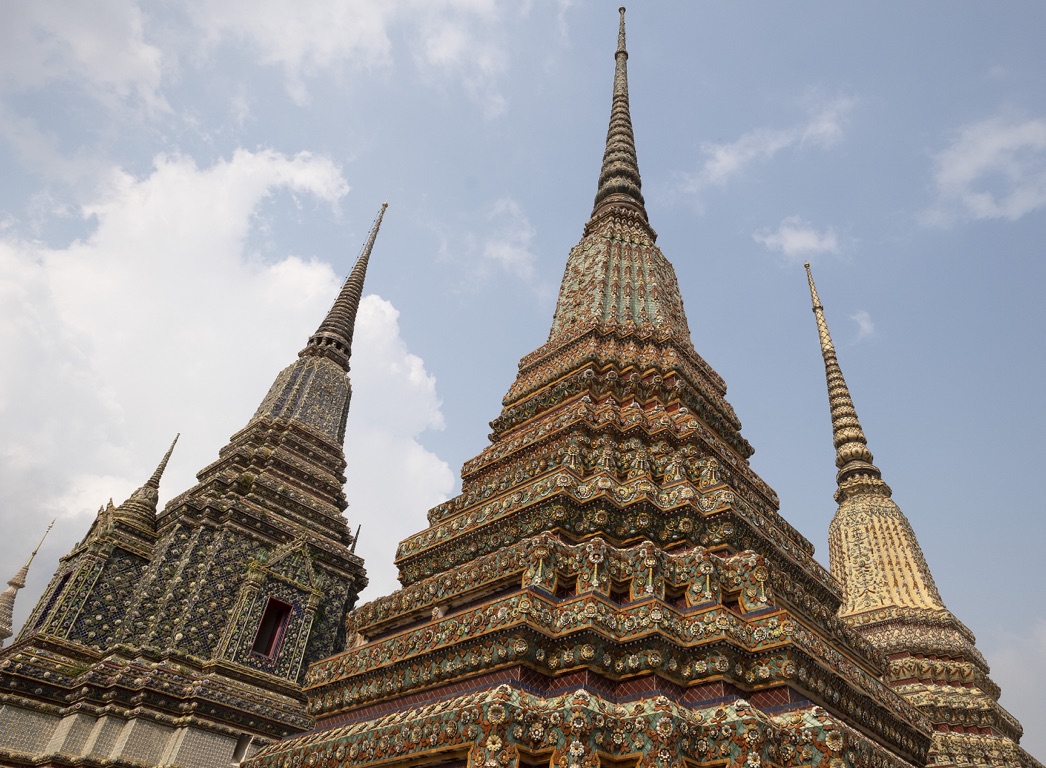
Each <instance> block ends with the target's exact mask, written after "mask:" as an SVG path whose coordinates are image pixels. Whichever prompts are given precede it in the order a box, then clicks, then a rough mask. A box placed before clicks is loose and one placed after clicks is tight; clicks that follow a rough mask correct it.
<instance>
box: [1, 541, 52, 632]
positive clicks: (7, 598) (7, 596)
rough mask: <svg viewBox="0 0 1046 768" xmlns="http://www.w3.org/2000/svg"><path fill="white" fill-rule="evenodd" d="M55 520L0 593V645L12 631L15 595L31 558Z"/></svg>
mask: <svg viewBox="0 0 1046 768" xmlns="http://www.w3.org/2000/svg"><path fill="white" fill-rule="evenodd" d="M54 523H55V521H54V520H52V521H51V524H50V525H48V526H47V530H46V531H44V535H43V536H41V537H40V543H39V544H37V545H36V549H34V550H33V553H32V554H31V555H29V559H28V560H26V561H25V565H23V566H22V567H21V568H20V569H19V570H18V573H16V574H15V575H14V576H12V577H11V580H10V581H8V582H7V589H5V590H4V592H3V594H0V645H3V644H4V641H5V640H7V638H9V637H10V636H11V635H12V634H13V632H14V627H13V626H12V624H13V622H14V610H15V595H17V594H18V590H20V589H21V588H22V587H24V586H25V579H26V577H27V576H28V575H29V566H30V565H32V562H33V558H34V557H36V553H37V552H39V551H40V547H42V546H43V545H44V539H46V538H47V534H49V533H50V532H51V528H53V527H54Z"/></svg>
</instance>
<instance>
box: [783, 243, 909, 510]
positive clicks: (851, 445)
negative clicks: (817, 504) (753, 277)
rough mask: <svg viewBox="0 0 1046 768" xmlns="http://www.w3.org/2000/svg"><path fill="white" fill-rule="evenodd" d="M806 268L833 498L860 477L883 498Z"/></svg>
mask: <svg viewBox="0 0 1046 768" xmlns="http://www.w3.org/2000/svg"><path fill="white" fill-rule="evenodd" d="M804 266H805V267H806V279H807V281H808V282H809V283H810V299H811V301H812V302H813V308H814V317H815V318H817V334H818V336H819V337H820V339H821V355H822V356H823V357H824V371H825V378H826V379H827V380H828V405H829V407H830V409H831V413H832V437H833V441H834V443H835V466H837V467H838V468H839V472H838V473H837V474H836V482H837V484H838V486H839V490H838V491H836V499H837V500H838V501H842V500H843V498H844V497H845V496H846V493H847V491H846V487H845V486H846V481H847V480H850V479H852V478H855V477H858V476H860V477H861V479H862V480H864V481H865V482H871V483H872V484H876V485H881V486H882V488H884V489H885V492H886V495H889V494H890V489H889V486H887V485H886V483H884V482H883V481H882V473H881V472H880V471H879V468H878V467H876V466H875V465H874V464H872V452H871V451H870V450H868V439H867V438H866V437H865V435H864V430H863V429H861V422H860V421H859V420H858V419H857V411H856V409H855V408H854V404H853V398H851V397H850V389H849V387H847V386H846V380H845V379H844V378H843V371H842V369H841V368H840V367H839V360H838V358H837V357H836V355H835V346H834V345H833V344H832V336H831V334H830V333H829V332H828V323H827V321H826V320H825V319H824V307H822V306H821V299H820V298H819V297H818V296H817V287H816V286H815V285H814V276H813V273H812V272H811V271H810V264H809V262H808V263H806V264H805V265H804Z"/></svg>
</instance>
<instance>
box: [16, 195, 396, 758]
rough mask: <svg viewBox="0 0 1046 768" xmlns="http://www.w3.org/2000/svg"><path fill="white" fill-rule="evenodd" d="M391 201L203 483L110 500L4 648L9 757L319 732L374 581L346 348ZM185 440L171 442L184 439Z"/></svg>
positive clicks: (224, 748)
mask: <svg viewBox="0 0 1046 768" xmlns="http://www.w3.org/2000/svg"><path fill="white" fill-rule="evenodd" d="M384 212H385V206H382V208H381V211H380V212H379V214H378V216H377V218H376V219H375V221H374V225H373V227H372V229H371V232H370V236H369V238H368V240H367V242H366V245H365V246H364V248H363V252H362V254H361V255H360V257H359V259H358V260H357V262H356V264H355V266H354V267H353V269H352V272H351V274H350V275H349V277H348V279H347V280H346V281H345V284H344V286H343V287H342V289H341V291H340V293H339V295H338V297H337V298H336V300H335V302H334V304H333V306H332V307H331V309H330V310H329V312H328V313H327V316H326V318H325V319H324V320H323V322H322V323H321V324H320V326H319V328H318V329H317V331H316V332H315V333H314V334H313V335H312V336H311V337H310V338H309V340H308V342H307V343H306V345H305V347H304V348H303V349H302V351H301V352H300V353H299V355H298V359H297V360H295V361H294V362H293V363H292V364H291V365H289V366H288V367H287V368H286V369H285V370H283V371H282V372H281V373H280V374H279V375H278V376H277V378H276V380H275V382H274V383H273V385H272V387H271V388H270V390H269V392H268V394H267V395H266V397H265V399H264V400H263V401H262V403H261V405H260V406H259V407H258V409H257V411H256V412H255V414H254V416H253V417H252V418H251V419H250V421H249V422H248V424H247V426H245V427H244V428H243V429H242V430H240V431H239V432H237V433H236V434H235V435H233V436H232V438H231V439H230V441H229V443H228V445H226V446H225V447H224V448H222V449H221V451H220V452H219V457H218V460H217V461H215V462H214V463H213V464H211V465H209V466H207V467H205V468H204V469H203V470H201V472H200V473H199V475H198V481H199V482H198V483H197V485H196V486H194V487H193V488H191V489H190V490H188V491H186V492H185V493H183V494H181V495H180V496H177V497H176V498H174V499H172V500H171V501H170V502H168V504H167V505H166V506H165V508H164V509H163V511H162V512H159V513H158V512H157V498H158V490H159V481H160V475H161V473H162V471H163V467H164V466H165V465H166V463H167V460H168V459H169V458H170V452H168V454H167V456H165V457H164V460H163V462H162V463H161V465H160V467H159V468H158V469H157V471H156V472H155V473H154V474H153V476H152V477H151V478H150V480H149V481H148V482H147V483H146V484H145V485H144V486H143V487H142V488H141V489H139V490H138V491H136V492H135V493H134V494H133V495H132V497H131V498H130V499H129V500H128V501H127V502H125V503H124V504H121V505H120V506H118V507H117V506H113V505H112V504H111V503H110V504H109V505H108V506H107V507H104V508H103V509H101V510H100V511H99V513H98V517H97V519H96V520H95V522H94V524H93V526H92V528H91V530H90V531H89V532H88V534H87V536H86V537H85V539H84V541H83V542H81V543H80V544H79V545H78V546H77V547H76V548H75V549H74V550H73V551H72V552H71V553H70V554H69V555H67V556H66V557H64V558H63V559H62V561H61V562H60V564H59V568H58V571H57V572H56V573H55V576H54V579H53V580H52V582H51V584H50V586H49V587H48V589H47V591H45V593H44V595H43V597H42V598H41V599H40V602H39V604H38V605H37V606H36V609H35V610H34V611H33V613H32V615H31V616H30V617H29V620H28V621H27V623H26V626H25V628H24V629H23V630H22V632H21V634H20V635H19V638H18V640H17V641H16V643H15V644H13V645H12V646H11V647H10V648H8V649H5V650H4V651H3V652H2V654H0V762H2V763H3V764H4V765H33V766H39V765H63V766H64V765H69V764H71V761H75V764H77V765H84V766H100V765H106V766H132V765H133V766H141V765H146V766H152V765H163V766H175V767H178V768H195V767H196V766H199V768H205V767H206V768H210V767H211V766H216V765H229V764H231V763H232V764H234V763H237V762H239V761H241V760H242V759H243V758H244V757H245V756H247V755H249V754H251V753H253V752H254V751H257V749H259V748H260V747H262V746H264V745H265V744H268V743H270V742H272V741H273V740H276V739H279V738H281V737H283V736H286V735H288V734H293V733H298V732H300V731H302V730H305V729H307V728H309V727H310V726H311V724H312V720H311V718H310V717H309V716H308V715H307V714H306V713H305V711H304V709H305V707H304V704H305V700H304V696H303V695H302V689H301V680H302V677H303V676H304V671H305V669H306V667H307V666H308V664H310V663H311V662H313V661H316V660H318V659H321V658H323V657H325V656H328V655H330V654H331V653H333V652H334V651H335V650H338V649H340V648H342V647H344V643H345V616H346V614H347V613H348V612H349V611H350V610H351V609H352V607H353V606H354V605H355V603H356V599H357V596H358V594H359V592H360V590H361V589H363V587H365V586H366V584H367V578H366V575H365V571H364V568H363V562H362V561H361V560H360V558H359V557H357V556H356V555H355V554H353V553H352V551H351V548H352V544H353V537H352V535H351V533H350V531H349V527H348V522H347V521H346V519H345V517H344V515H343V512H344V511H345V509H346V506H347V504H346V500H345V494H344V491H343V487H342V486H343V485H344V482H345V475H344V470H345V455H344V451H343V447H342V444H343V441H344V437H345V422H346V417H347V415H348V409H349V402H350V399H351V394H352V389H351V385H350V382H349V377H348V372H349V358H350V354H351V349H352V337H353V331H354V328H355V322H356V313H357V309H358V307H359V302H360V297H361V295H362V290H363V281H364V277H365V275H366V270H367V265H368V262H369V259H370V256H371V252H372V250H373V247H374V243H375V239H376V237H377V233H378V228H379V226H380V224H381V219H382V216H383V214H384ZM172 449H173V446H172Z"/></svg>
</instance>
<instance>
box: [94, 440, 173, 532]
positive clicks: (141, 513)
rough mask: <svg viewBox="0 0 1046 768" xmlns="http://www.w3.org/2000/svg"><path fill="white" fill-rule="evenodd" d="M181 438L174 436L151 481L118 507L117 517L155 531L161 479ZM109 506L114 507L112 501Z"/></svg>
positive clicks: (146, 482) (150, 477)
mask: <svg viewBox="0 0 1046 768" xmlns="http://www.w3.org/2000/svg"><path fill="white" fill-rule="evenodd" d="M179 437H181V433H180V432H179V433H178V434H177V435H175V436H174V440H172V441H171V447H170V448H168V449H167V453H165V454H164V455H163V458H162V459H161V460H160V463H159V464H158V465H157V467H156V469H155V470H154V471H153V473H152V475H150V476H149V479H148V480H146V481H145V484H144V485H143V486H142V487H141V488H139V489H138V490H137V491H135V492H134V493H132V494H131V495H130V496H129V497H128V499H127V501H125V502H124V503H123V504H121V505H120V506H119V507H116V512H115V514H116V516H117V517H119V518H121V519H123V520H126V521H131V522H137V523H139V524H142V525H144V526H145V527H146V528H147V529H148V530H155V528H156V504H157V502H158V501H159V499H160V479H161V478H162V477H163V473H164V470H165V469H167V462H168V461H170V460H171V454H172V453H174V446H175V445H177V444H178V438H179ZM109 504H110V506H112V501H111V500H110V502H109Z"/></svg>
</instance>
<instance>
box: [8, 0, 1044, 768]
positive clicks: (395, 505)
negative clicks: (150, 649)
mask: <svg viewBox="0 0 1046 768" xmlns="http://www.w3.org/2000/svg"><path fill="white" fill-rule="evenodd" d="M616 6H617V3H607V2H590V3H582V2H566V1H561V2H539V1H538V0H533V1H532V2H527V3H522V4H521V3H502V2H496V1H495V0H442V1H441V2H422V1H421V0H398V1H393V2H345V1H344V0H317V1H316V2H313V3H310V4H307V5H306V6H301V4H291V3H284V2H277V1H276V0H267V1H261V2H259V1H258V0H254V1H253V2H246V0H214V1H212V2H202V0H201V1H199V2H195V1H194V2H188V1H184V0H183V1H181V2H175V1H173V0H172V2H166V3H158V4H157V3H154V4H144V3H143V4H138V3H135V2H132V1H131V0H120V1H117V0H108V1H106V2H101V1H100V2H96V3H92V4H90V5H85V4H81V3H75V2H49V3H37V2H22V1H19V0H16V1H15V2H12V3H9V4H8V5H7V7H6V8H5V24H4V25H3V27H2V28H0V356H2V360H3V365H2V368H0V523H2V525H3V526H4V531H5V535H4V537H3V540H2V541H0V563H6V566H5V567H6V569H7V570H8V571H10V572H11V573H13V572H14V571H15V570H16V569H17V567H18V566H19V565H20V564H21V562H22V561H23V560H24V558H25V557H26V555H27V554H28V552H29V551H30V550H31V549H32V547H33V545H34V544H35V543H36V540H37V539H38V537H39V535H40V533H42V531H43V529H44V528H45V527H46V525H47V523H48V522H49V521H50V519H51V518H52V517H57V518H58V520H59V521H58V523H57V525H56V526H55V530H54V531H53V532H52V534H51V537H50V538H49V539H48V541H47V543H46V544H45V546H44V548H43V549H42V551H41V553H40V556H39V559H38V561H37V562H36V563H35V564H34V568H33V572H32V575H31V582H30V584H29V586H28V587H27V588H26V590H25V591H24V592H23V593H22V594H21V595H20V598H19V606H18V608H19V610H18V617H19V618H20V617H22V616H24V614H25V612H26V611H28V609H29V608H30V606H31V604H32V602H33V601H34V600H35V599H36V596H37V595H38V594H39V592H40V590H41V589H42V588H43V584H44V583H45V582H46V579H47V578H48V577H49V576H50V573H51V572H52V571H53V569H54V567H55V563H56V561H57V558H58V556H59V555H60V554H61V553H63V552H65V551H68V550H69V549H70V547H71V546H72V545H73V544H74V543H75V542H76V541H77V540H78V539H79V538H80V537H81V536H82V535H83V534H84V533H85V532H86V530H87V526H88V524H89V521H90V519H91V515H92V514H93V513H94V511H95V510H96V509H97V508H98V506H99V505H100V504H102V503H104V502H106V501H107V500H108V499H109V498H110V497H113V498H114V499H115V500H116V501H117V502H119V501H121V500H122V499H123V498H124V497H126V496H127V494H129V493H130V492H131V491H132V490H133V489H134V488H135V487H136V486H137V485H139V484H140V483H141V482H142V481H144V479H145V478H146V477H147V476H148V475H149V473H150V472H151V471H152V469H153V468H154V466H155V464H156V463H157V462H158V461H159V459H160V457H161V456H162V455H163V452H164V450H165V449H166V447H167V445H168V443H169V442H170V439H171V438H172V437H173V435H174V434H175V433H176V432H181V433H182V438H181V441H180V442H179V446H178V449H177V451H176V452H175V455H174V458H173V459H172V462H171V465H170V466H169V469H168V472H167V476H166V477H165V480H164V487H163V498H169V497H170V496H172V495H174V494H175V493H177V492H179V491H181V490H184V489H185V488H186V487H188V486H189V484H190V483H191V482H192V477H193V475H194V473H195V472H196V471H198V470H199V469H200V468H202V467H203V466H205V465H206V464H208V463H209V462H210V461H211V460H213V458H214V457H215V456H216V454H217V451H218V449H219V448H220V447H221V446H222V445H223V444H224V442H225V441H226V439H227V438H228V436H229V435H230V434H232V433H233V432H234V431H235V430H237V429H238V428H239V427H241V426H242V425H243V424H244V423H246V421H247V419H248V418H249V417H250V415H251V414H252V413H253V410H254V408H255V407H256V405H257V403H258V402H259V401H260V399H261V397H262V396H263V394H264V392H265V390H266V389H267V388H268V386H269V384H270V383H271V381H272V379H273V377H274V376H275V374H276V373H277V372H278V371H279V370H280V368H282V367H283V366H284V365H285V364H287V363H288V362H289V361H290V360H291V359H293V357H294V355H295V354H296V352H297V350H298V349H299V348H300V347H301V346H302V345H303V343H304V341H305V339H306V338H307V336H308V335H309V333H310V332H311V331H312V330H313V329H314V328H315V326H316V325H317V324H318V322H319V320H320V319H321V318H322V315H323V314H324V312H325V311H326V308H327V306H328V305H329V302H330V301H331V300H332V298H333V296H334V294H335V292H336V290H337V287H338V284H339V282H340V281H341V279H342V278H343V277H344V275H346V274H347V272H348V270H349V269H350V267H351V264H352V262H353V260H354V259H355V257H356V255H357V253H358V251H359V248H360V246H361V245H362V243H363V241H364V240H365V238H366V234H367V231H368V229H369V227H370V224H371V221H372V220H373V218H374V215H375V214H376V212H377V210H378V207H379V206H380V204H381V202H382V201H383V200H388V201H389V204H390V207H389V211H388V214H387V215H386V218H385V224H384V226H383V230H382V232H381V235H380V237H379V239H378V243H377V246H376V249H375V255H374V259H373V260H372V263H371V270H370V274H369V277H368V282H367V291H366V292H367V293H368V294H370V295H369V297H368V298H367V299H365V302H364V305H363V307H362V310H361V317H360V328H359V330H358V332H357V337H356V349H355V353H354V357H353V371H352V377H353V384H354V392H355V394H354V398H353V407H352V413H351V415H350V424H349V433H348V438H347V442H348V445H347V453H348V456H349V462H350V468H349V485H348V489H347V492H348V497H349V500H350V504H351V506H350V510H349V513H348V516H349V520H350V524H351V525H353V526H355V525H356V524H360V523H362V525H363V533H362V539H361V542H360V549H359V551H360V552H361V553H362V554H363V555H364V557H365V558H366V562H367V567H368V570H369V572H370V574H371V578H372V583H373V586H372V588H371V589H370V590H368V593H367V595H369V596H371V597H373V596H376V595H378V594H382V593H385V592H388V591H390V590H391V589H392V588H393V586H394V580H395V572H394V569H393V568H392V567H391V560H392V555H393V551H394V548H395V542H396V541H397V540H398V539H400V538H403V537H404V536H406V535H408V534H410V533H412V532H414V531H416V530H419V529H421V528H422V527H424V525H425V511H426V510H427V509H428V507H430V506H432V505H433V504H435V503H436V502H438V501H440V500H441V499H443V498H445V497H446V496H448V495H450V494H452V493H453V492H454V490H455V489H456V487H457V485H456V483H457V476H458V470H459V468H460V466H461V464H462V463H463V462H464V461H465V460H467V459H468V458H471V457H472V456H474V455H475V454H477V453H479V451H480V450H481V449H482V447H483V446H484V445H485V444H486V440H487V438H486V434H487V432H488V431H489V430H488V426H487V422H488V421H489V420H491V419H493V418H494V417H496V416H497V415H498V412H499V409H500V399H501V397H502V396H503V394H504V393H505V391H506V390H507V388H508V386H509V384H510V383H511V381H512V379H513V377H514V373H515V367H516V364H517V362H518V360H519V358H520V357H522V356H523V355H524V354H526V353H527V352H529V351H531V350H532V349H534V348H535V347H537V346H538V345H540V344H541V343H542V342H543V341H544V339H545V337H546V335H547V333H548V329H549V325H550V321H551V316H552V310H553V308H554V302H555V295H556V290H557V288H558V282H559V278H560V276H561V274H562V269H563V264H564V261H565V258H566V254H567V251H568V250H569V249H570V247H571V246H573V245H574V244H575V243H576V242H577V240H578V239H579V237H580V235H581V228H582V225H583V224H584V221H585V220H586V218H587V216H588V214H589V212H590V209H591V204H592V197H593V195H594V192H595V186H596V177H597V173H598V169H599V163H600V159H601V156H602V150H603V142H604V138H605V132H606V126H607V120H608V117H609V109H610V91H611V78H612V73H613V49H614V43H615V35H616V24H617V13H616ZM1044 17H1046V7H1044V6H1042V5H1041V4H1038V3H1032V2H1025V3H1021V2H1013V3H1007V4H1005V5H1002V6H1000V5H996V4H988V3H979V4H975V3H964V4H958V5H957V4H954V3H945V2H923V3H913V4H901V3H876V4H871V3H869V4H862V5H853V4H847V5H840V4H837V3H830V2H804V3H790V4H780V3H771V2H766V3H760V2H753V3H745V4H743V5H742V4H734V3H726V2H722V3H708V2H701V3H694V2H659V3H648V4H644V5H642V6H637V7H634V8H632V9H631V10H630V11H629V14H628V33H629V38H628V39H629V51H630V56H631V57H630V59H629V78H630V90H631V103H632V117H633V123H634V126H635V131H636V140H637V147H638V153H639V163H640V169H641V171H642V174H643V181H644V188H643V191H644V194H645V196H646V199H647V208H648V211H649V213H650V217H651V222H652V223H653V225H654V227H655V229H657V231H658V232H659V240H658V243H659V245H660V246H661V248H662V250H663V251H664V252H665V254H666V255H667V256H668V258H669V259H670V260H672V262H673V263H674V264H675V266H676V269H677V272H678V274H679V280H680V285H681V289H682V292H683V297H684V300H685V302H686V309H687V315H688V318H689V321H690V324H691V330H692V334H693V338H694V342H695V345H696V347H697V350H698V352H699V353H700V354H701V355H702V356H704V357H705V358H706V359H707V360H708V361H709V363H711V365H712V366H713V367H715V368H716V370H718V371H719V372H720V374H722V375H723V377H724V378H725V379H726V382H727V384H728V387H729V391H728V395H727V396H728V399H729V400H730V402H731V403H732V404H733V406H734V408H735V409H736V411H737V413H738V415H739V417H740V418H741V421H742V423H743V424H744V430H743V433H744V435H745V436H746V437H747V439H748V440H749V441H750V442H751V443H752V444H753V445H754V446H755V448H756V454H755V456H754V457H753V459H752V463H753V466H754V467H755V469H756V470H757V471H758V472H759V473H760V474H761V475H762V476H763V478H764V479H766V480H767V482H769V483H770V484H771V486H773V487H774V488H775V489H776V490H777V491H778V493H779V495H780V497H781V503H782V513H783V514H784V515H785V517H786V518H787V519H788V520H790V521H791V522H792V523H793V524H794V525H795V526H796V527H797V528H799V529H800V530H801V531H802V532H803V533H804V534H805V535H806V536H808V537H809V538H810V539H811V540H812V541H813V542H814V544H815V545H816V546H817V548H818V555H819V557H820V559H821V560H822V562H824V563H825V564H827V545H826V532H827V527H828V522H829V520H830V519H831V516H832V514H833V512H834V510H835V504H834V502H833V501H832V491H833V487H834V466H833V453H832V447H831V434H830V427H829V421H828V409H827V397H826V394H825V387H824V377H823V367H822V364H821V359H820V355H819V350H818V347H817V337H816V332H815V327H814V322H813V317H812V314H811V312H810V308H809V296H808V294H807V292H806V284H805V278H804V275H803V270H802V266H801V265H802V262H803V261H805V260H809V261H812V262H813V264H814V271H815V277H816V279H817V281H818V288H819V290H820V293H821V298H822V301H823V303H824V305H825V311H826V314H827V317H828V321H829V324H830V325H831V329H832V332H833V336H834V337H835V341H836V346H837V347H838V350H839V356H840V360H841V363H842V366H843V371H844V374H845V375H846V377H847V380H848V382H849V384H850V387H851V389H852V392H853V396H854V400H855V403H856V406H857V410H858V413H859V414H860V417H861V419H862V422H863V425H864V428H865V431H866V433H867V434H868V437H869V441H870V447H871V448H872V451H873V452H874V453H875V456H876V463H877V464H878V465H879V467H880V468H881V469H882V470H883V473H884V477H885V478H886V480H887V482H889V483H890V485H891V486H892V487H893V489H894V498H895V499H896V500H897V502H898V503H899V504H900V506H901V508H902V509H903V510H904V511H905V512H906V514H907V515H908V517H909V518H910V520H911V522H912V524H913V526H914V528H915V530H916V533H917V535H918V536H919V539H920V542H921V544H922V546H923V548H924V551H925V553H926V556H927V560H928V561H929V564H930V567H931V569H932V571H933V574H934V576H935V577H936V580H937V584H938V587H939V588H940V591H941V593H942V596H943V597H944V599H945V601H946V603H947V604H948V606H949V607H950V608H951V609H952V611H953V612H954V613H955V614H956V615H957V616H958V617H959V618H960V619H961V620H963V621H964V622H966V623H967V624H968V625H969V626H970V627H971V628H972V629H973V631H974V632H975V633H976V634H977V637H978V642H979V647H980V648H981V650H982V651H983V652H984V653H985V654H986V656H987V657H988V660H989V662H990V663H991V665H992V670H993V676H994V678H995V679H996V680H997V681H998V682H999V683H1000V684H1001V685H1002V688H1003V698H1002V701H1003V703H1004V705H1005V706H1007V707H1008V708H1010V709H1011V710H1012V711H1013V712H1014V713H1015V714H1016V715H1017V716H1018V717H1019V718H1020V719H1021V720H1022V722H1023V723H1024V725H1025V727H1026V728H1028V729H1029V731H1031V730H1033V729H1035V726H1036V724H1037V723H1041V722H1046V705H1044V703H1043V701H1042V697H1041V695H1040V694H1039V691H1040V690H1041V687H1042V686H1044V685H1046V660H1044V659H1046V600H1044V599H1043V597H1042V595H1041V591H1040V589H1039V581H1040V575H1039V569H1038V563H1039V561H1040V558H1041V549H1042V547H1043V544H1044V542H1046V523H1044V514H1043V512H1044V506H1046V505H1044V502H1043V495H1042V490H1041V489H1042V485H1041V482H1040V479H1039V478H1040V473H1041V466H1042V464H1043V462H1044V459H1046V449H1044V447H1043V438H1042V435H1043V434H1044V433H1046V408H1044V406H1043V400H1042V397H1041V389H1042V385H1041V382H1042V380H1043V375H1044V368H1046V353H1044V350H1043V344H1042V341H1041V336H1042V334H1043V331H1044V330H1046V304H1044V302H1043V300H1042V285H1043V284H1044V281H1046V266H1044V259H1043V243H1046V87H1044V85H1046V83H1044V78H1046V47H1044V46H1042V45H1041V31H1042V29H1044V28H1046V24H1044V22H1046V18H1044ZM4 578H6V575H5V576H4ZM1023 744H1024V745H1025V746H1026V747H1027V748H1028V749H1029V750H1030V751H1031V752H1032V753H1033V754H1036V755H1037V756H1039V757H1040V758H1042V757H1043V756H1044V755H1046V737H1044V736H1041V735H1038V734H1036V733H1029V734H1028V735H1027V736H1026V738H1025V739H1024V742H1023Z"/></svg>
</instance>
